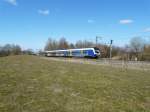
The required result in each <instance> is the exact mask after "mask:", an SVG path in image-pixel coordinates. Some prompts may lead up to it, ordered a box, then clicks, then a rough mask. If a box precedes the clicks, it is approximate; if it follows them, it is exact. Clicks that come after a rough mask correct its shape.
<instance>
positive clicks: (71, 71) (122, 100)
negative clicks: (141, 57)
mask: <svg viewBox="0 0 150 112" xmlns="http://www.w3.org/2000/svg"><path fill="white" fill-rule="evenodd" d="M0 112H150V71H141V70H139V71H138V70H127V71H126V70H123V69H117V68H111V67H104V66H98V65H88V64H74V63H69V62H55V61H47V60H44V59H40V58H39V57H34V56H10V57H5V58H0Z"/></svg>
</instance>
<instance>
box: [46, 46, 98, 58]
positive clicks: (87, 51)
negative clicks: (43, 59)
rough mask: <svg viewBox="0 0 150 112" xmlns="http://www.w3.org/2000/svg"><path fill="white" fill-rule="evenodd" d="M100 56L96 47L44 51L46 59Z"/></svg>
mask: <svg viewBox="0 0 150 112" xmlns="http://www.w3.org/2000/svg"><path fill="white" fill-rule="evenodd" d="M100 55H101V53H100V50H99V49H98V48H96V47H94V48H80V49H66V50H52V51H45V56H48V57H85V58H98V57H100Z"/></svg>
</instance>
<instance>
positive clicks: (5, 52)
mask: <svg viewBox="0 0 150 112" xmlns="http://www.w3.org/2000/svg"><path fill="white" fill-rule="evenodd" d="M23 54H27V55H34V54H35V53H34V52H33V50H32V49H27V50H22V48H21V47H20V46H19V45H15V44H6V45H4V46H0V57H4V56H10V55H23Z"/></svg>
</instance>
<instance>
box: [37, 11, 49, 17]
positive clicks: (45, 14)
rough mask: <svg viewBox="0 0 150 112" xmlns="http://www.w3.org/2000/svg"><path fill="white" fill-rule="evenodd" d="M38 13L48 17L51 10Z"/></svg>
mask: <svg viewBox="0 0 150 112" xmlns="http://www.w3.org/2000/svg"><path fill="white" fill-rule="evenodd" d="M38 13H39V14H41V15H44V16H47V15H49V10H41V9H40V10H38Z"/></svg>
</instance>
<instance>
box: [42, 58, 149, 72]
mask: <svg viewBox="0 0 150 112" xmlns="http://www.w3.org/2000/svg"><path fill="white" fill-rule="evenodd" d="M41 58H42V59H46V60H54V61H63V62H71V63H81V64H92V65H103V66H110V67H116V68H122V69H138V70H150V62H145V61H121V60H109V59H84V58H63V57H59V58H56V57H41Z"/></svg>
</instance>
